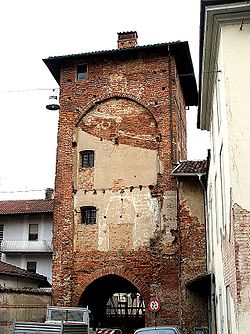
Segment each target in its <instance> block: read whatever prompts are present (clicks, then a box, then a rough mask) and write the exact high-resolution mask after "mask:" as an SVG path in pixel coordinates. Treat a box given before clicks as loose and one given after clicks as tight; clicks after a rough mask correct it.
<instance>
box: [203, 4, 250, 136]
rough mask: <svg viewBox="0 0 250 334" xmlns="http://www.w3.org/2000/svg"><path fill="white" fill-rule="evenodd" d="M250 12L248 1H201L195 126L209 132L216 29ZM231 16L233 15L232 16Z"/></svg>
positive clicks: (216, 38) (217, 39) (216, 39)
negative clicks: (197, 100)
mask: <svg viewBox="0 0 250 334" xmlns="http://www.w3.org/2000/svg"><path fill="white" fill-rule="evenodd" d="M246 11H248V12H249V11H250V7H249V4H247V2H246V1H245V2H240V1H235V0H202V1H201V11H200V48H199V103H198V114H197V127H198V128H199V129H201V130H210V116H211V108H212V98H213V83H214V79H215V75H216V71H215V69H216V66H215V64H216V60H217V53H216V52H217V50H218V43H219V29H220V25H221V24H222V23H223V22H227V23H228V22H229V20H230V22H231V23H233V22H235V20H238V19H239V16H241V15H242V13H244V15H245V13H246ZM232 14H234V15H233V16H232Z"/></svg>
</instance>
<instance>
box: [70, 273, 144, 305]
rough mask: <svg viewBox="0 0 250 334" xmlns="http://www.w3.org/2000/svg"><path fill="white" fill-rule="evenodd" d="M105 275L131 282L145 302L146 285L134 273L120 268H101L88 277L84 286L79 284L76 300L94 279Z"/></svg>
mask: <svg viewBox="0 0 250 334" xmlns="http://www.w3.org/2000/svg"><path fill="white" fill-rule="evenodd" d="M107 275H116V276H120V277H123V278H125V279H126V280H128V281H129V282H131V283H132V284H133V285H134V286H135V287H136V288H137V290H138V291H140V293H141V294H142V296H143V298H144V300H145V301H147V296H149V289H148V288H147V286H146V284H145V283H144V282H142V281H141V280H140V278H139V277H138V276H136V275H135V274H134V273H132V272H130V271H129V270H125V269H124V268H120V267H107V268H101V269H98V270H96V271H94V272H93V273H91V274H90V275H88V278H87V279H86V280H85V281H84V284H80V285H79V286H78V288H77V290H76V295H77V296H78V299H80V296H81V295H82V292H83V291H84V290H85V289H86V287H87V286H89V285H90V284H91V283H93V282H94V281H95V280H96V279H98V278H100V277H103V276H107Z"/></svg>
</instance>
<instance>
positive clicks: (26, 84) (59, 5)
mask: <svg viewBox="0 0 250 334" xmlns="http://www.w3.org/2000/svg"><path fill="white" fill-rule="evenodd" d="M199 11H200V1H199V0H174V1H172V0H154V1H147V0H127V1H119V0H116V1H115V0H105V1H104V0H89V1H84V0H71V1H64V0H22V1H20V0H8V1H1V2H0V30H1V53H0V106H1V122H0V152H1V164H0V199H1V200H4V199H12V198H13V199H22V198H31V199H32V198H43V197H44V189H46V188H53V187H54V177H55V161H56V140H57V121H58V111H49V110H47V109H46V108H45V105H46V102H47V99H48V96H49V95H50V94H51V92H52V89H53V88H57V89H58V88H59V87H58V85H57V83H56V82H55V80H54V79H53V77H52V75H51V74H50V72H49V71H48V69H47V67H46V66H45V64H44V63H43V61H42V59H43V58H47V57H49V56H59V55H68V54H75V53H76V54H77V53H83V52H87V51H97V50H108V49H115V48H116V47H117V32H122V31H131V30H136V31H137V33H138V44H139V45H147V44H155V43H163V42H173V41H177V40H181V41H188V42H189V46H190V51H191V56H192V59H193V64H194V69H195V73H196V76H198V55H199V47H198V46H199ZM196 113H197V108H191V109H190V110H189V111H187V117H188V158H189V159H204V158H206V156H207V148H208V134H207V132H204V131H200V130H197V129H196ZM33 190H41V191H33Z"/></svg>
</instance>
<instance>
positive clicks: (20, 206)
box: [0, 199, 54, 215]
mask: <svg viewBox="0 0 250 334" xmlns="http://www.w3.org/2000/svg"><path fill="white" fill-rule="evenodd" d="M53 203H54V201H53V200H45V199H33V200H11V201H0V215H16V214H24V213H49V212H53Z"/></svg>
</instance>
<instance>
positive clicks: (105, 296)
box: [44, 32, 197, 333]
mask: <svg viewBox="0 0 250 334" xmlns="http://www.w3.org/2000/svg"><path fill="white" fill-rule="evenodd" d="M44 62H45V64H46V65H47V67H48V68H49V70H50V72H51V73H52V75H53V76H54V78H55V79H56V81H57V82H58V84H59V85H60V107H61V108H60V114H59V127H58V148H57V166H56V180H55V200H54V201H55V207H54V236H53V247H54V255H53V301H54V303H55V304H58V305H69V306H70V305H72V306H73V305H84V306H86V305H88V306H89V308H90V310H91V312H92V317H93V319H92V323H93V327H95V326H106V327H107V326H108V327H111V326H113V327H114V326H116V327H118V326H119V327H121V328H123V329H125V330H126V332H127V333H130V332H132V331H133V329H135V328H137V327H140V326H143V325H145V324H147V325H150V324H153V322H154V320H155V321H157V324H168V323H172V324H173V323H176V324H179V323H180V316H181V315H180V289H181V287H180V284H179V278H180V275H181V273H180V251H179V250H180V249H179V239H178V224H177V183H176V180H175V179H174V178H172V177H171V175H170V173H171V171H172V170H173V168H174V167H175V165H176V163H177V162H178V161H179V160H183V159H186V106H191V105H196V104H197V89H196V81H195V77H194V73H193V65H192V61H191V57H190V52H189V47H188V43H187V42H180V41H178V42H174V43H164V44H156V45H148V46H137V33H136V32H124V33H119V34H118V49H116V50H110V51H100V52H93V53H82V54H77V55H69V56H58V57H50V58H48V59H45V60H44ZM154 298H156V299H157V300H159V302H160V305H161V308H160V311H159V312H158V313H157V317H156V318H155V319H154V316H153V314H151V313H150V312H148V311H147V305H148V303H149V301H150V300H151V299H154Z"/></svg>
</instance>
